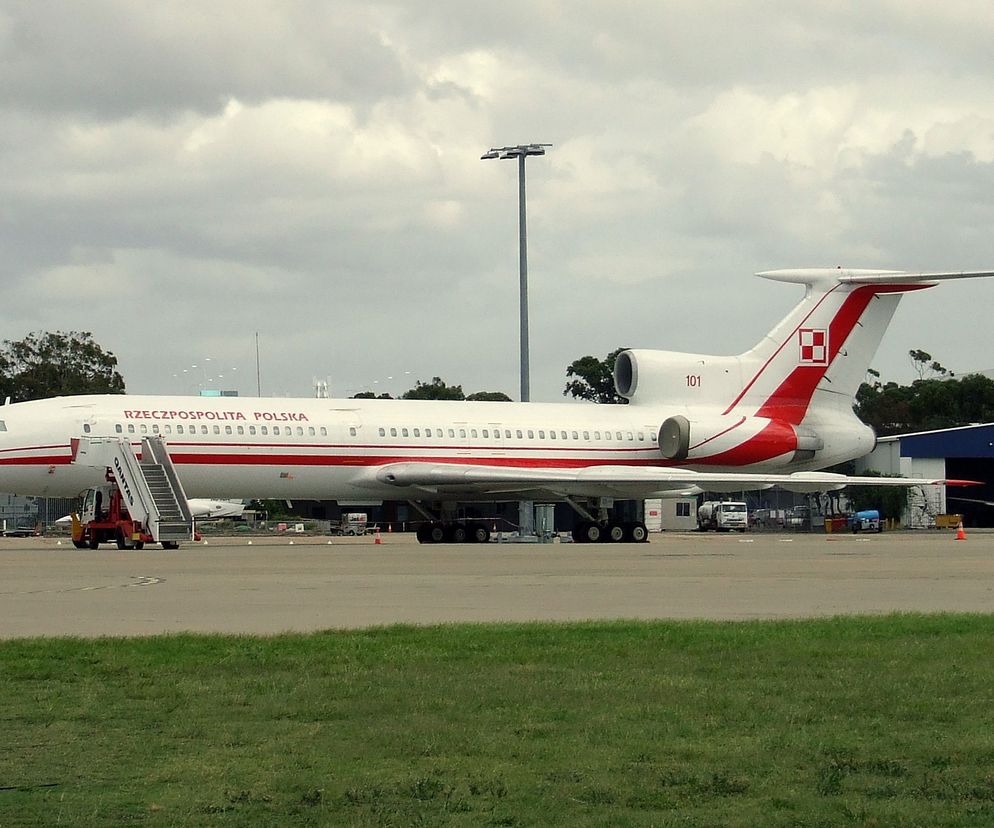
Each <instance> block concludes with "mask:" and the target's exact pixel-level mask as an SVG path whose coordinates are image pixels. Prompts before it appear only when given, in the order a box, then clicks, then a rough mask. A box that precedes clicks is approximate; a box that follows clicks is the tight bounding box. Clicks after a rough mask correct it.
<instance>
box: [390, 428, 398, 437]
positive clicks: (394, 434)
mask: <svg viewBox="0 0 994 828" xmlns="http://www.w3.org/2000/svg"><path fill="white" fill-rule="evenodd" d="M390 436H391V437H396V436H397V429H395V428H391V429H390Z"/></svg>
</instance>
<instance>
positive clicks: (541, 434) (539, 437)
mask: <svg viewBox="0 0 994 828" xmlns="http://www.w3.org/2000/svg"><path fill="white" fill-rule="evenodd" d="M538 439H539V440H544V439H545V432H544V431H542V430H541V429H539V431H538Z"/></svg>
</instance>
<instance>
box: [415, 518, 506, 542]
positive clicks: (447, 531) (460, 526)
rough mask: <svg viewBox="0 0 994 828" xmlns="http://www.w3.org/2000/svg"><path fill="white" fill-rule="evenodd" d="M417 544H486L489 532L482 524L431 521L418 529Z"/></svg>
mask: <svg viewBox="0 0 994 828" xmlns="http://www.w3.org/2000/svg"><path fill="white" fill-rule="evenodd" d="M416 534H417V538H418V542H419V543H487V542H488V541H489V540H490V530H489V529H488V528H487V527H486V525H485V524H483V523H478V522H475V521H470V522H467V523H443V522H442V521H438V520H433V521H431V523H423V524H421V526H419V527H418V530H417V533H416Z"/></svg>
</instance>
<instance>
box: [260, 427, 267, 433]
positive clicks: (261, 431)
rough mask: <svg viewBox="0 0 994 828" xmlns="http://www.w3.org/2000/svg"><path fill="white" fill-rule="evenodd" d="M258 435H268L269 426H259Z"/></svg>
mask: <svg viewBox="0 0 994 828" xmlns="http://www.w3.org/2000/svg"><path fill="white" fill-rule="evenodd" d="M259 433H260V434H269V426H259Z"/></svg>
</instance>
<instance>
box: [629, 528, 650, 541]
mask: <svg viewBox="0 0 994 828" xmlns="http://www.w3.org/2000/svg"><path fill="white" fill-rule="evenodd" d="M626 529H627V531H626V535H627V537H626V540H628V541H629V542H630V543H645V542H646V541H647V540H649V530H648V529H646V528H645V524H644V523H632V524H629V525H628V526H627V527H626Z"/></svg>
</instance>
